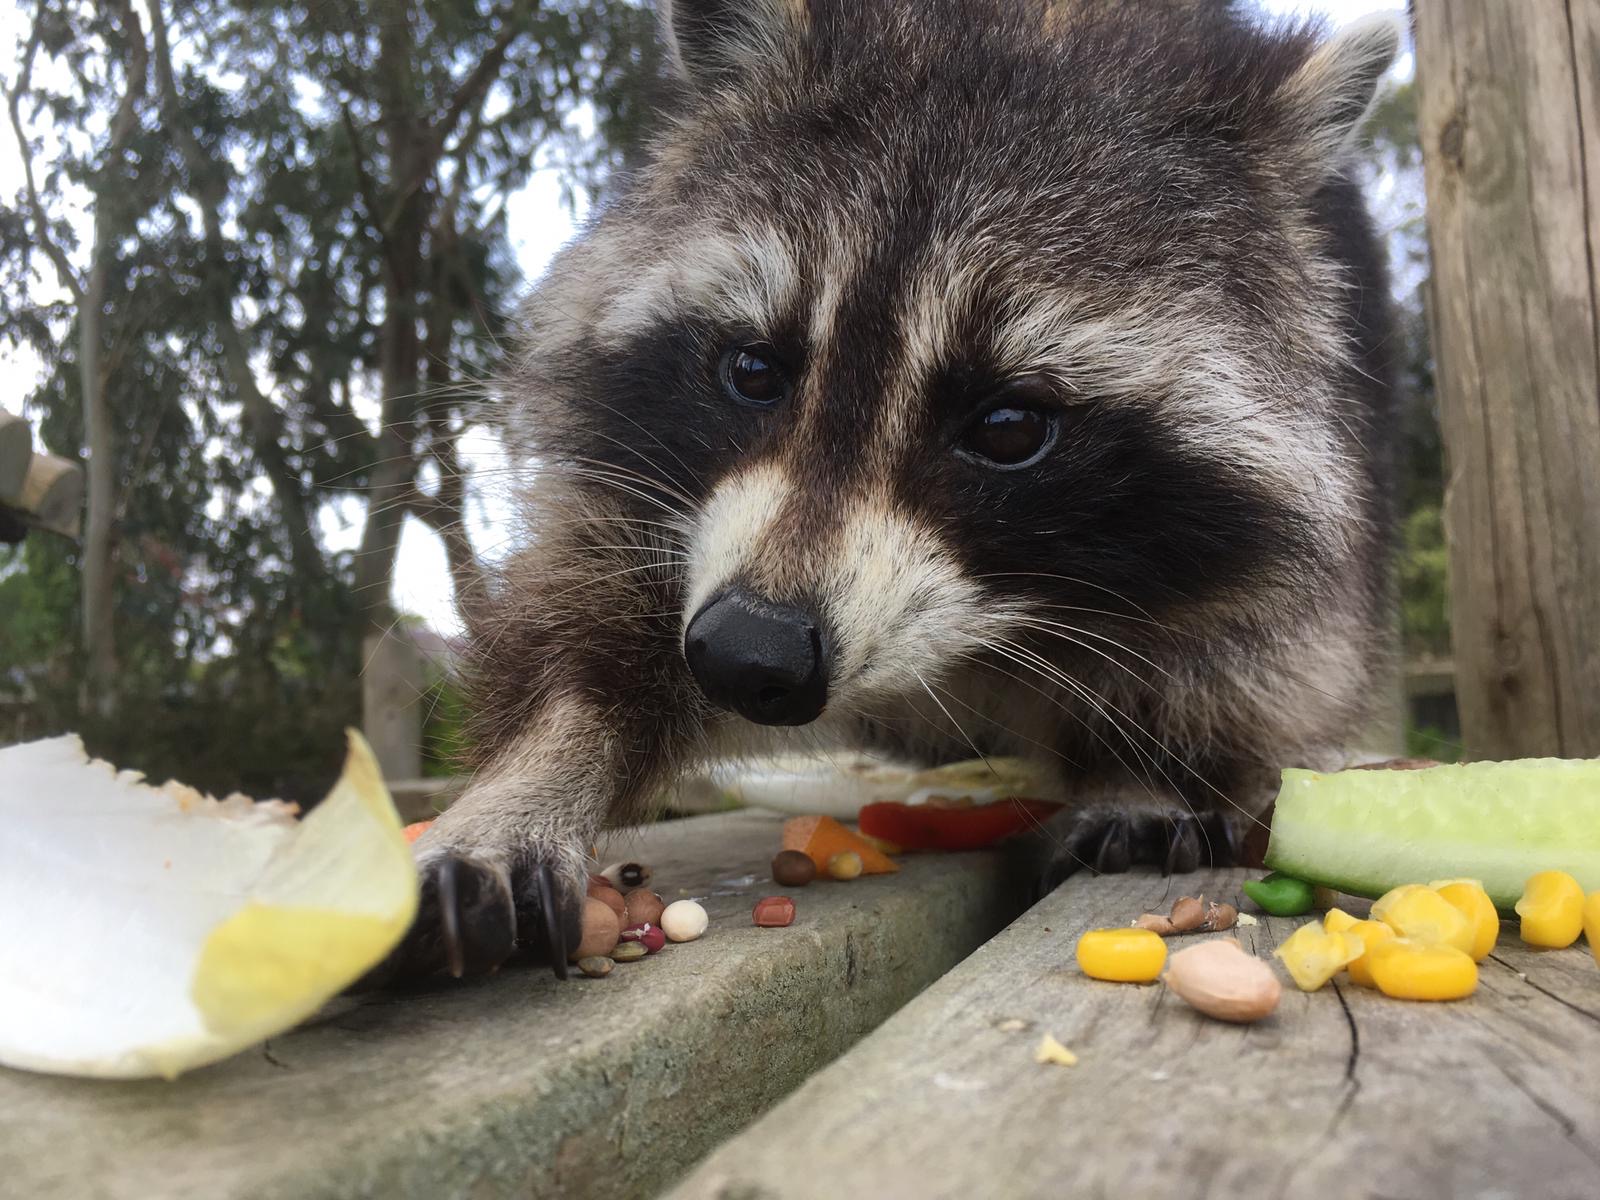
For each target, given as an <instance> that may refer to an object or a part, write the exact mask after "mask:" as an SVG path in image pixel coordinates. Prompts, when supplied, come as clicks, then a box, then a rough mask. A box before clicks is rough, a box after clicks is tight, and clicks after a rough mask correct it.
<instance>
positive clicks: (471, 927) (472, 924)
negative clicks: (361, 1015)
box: [352, 854, 581, 990]
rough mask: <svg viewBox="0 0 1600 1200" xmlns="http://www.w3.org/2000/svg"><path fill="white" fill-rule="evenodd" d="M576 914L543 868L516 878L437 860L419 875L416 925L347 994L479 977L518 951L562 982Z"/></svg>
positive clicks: (472, 863) (450, 857)
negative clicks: (443, 977) (405, 982)
mask: <svg viewBox="0 0 1600 1200" xmlns="http://www.w3.org/2000/svg"><path fill="white" fill-rule="evenodd" d="M580 921H581V913H580V910H579V907H578V905H576V904H575V903H572V902H571V901H570V900H569V899H568V898H567V896H566V894H565V891H564V890H563V889H562V888H561V886H560V884H559V883H558V882H557V880H556V876H555V873H554V872H553V871H552V870H551V869H550V867H549V866H547V865H545V864H543V863H536V864H530V865H529V866H528V867H526V868H524V869H520V870H512V871H508V870H506V869H505V868H504V867H501V866H498V865H495V864H491V863H485V862H482V861H479V860H476V859H473V858H469V857H466V856H464V855H459V854H445V855H442V856H440V857H438V858H435V859H432V860H431V861H429V862H427V863H426V864H424V865H423V867H422V895H421V900H420V902H419V904H418V907H417V916H416V920H414V921H413V922H412V923H411V928H410V929H409V930H408V931H407V932H406V936H405V937H404V938H403V939H402V940H401V942H400V945H398V946H397V947H395V949H394V951H393V952H392V953H391V954H390V955H389V957H388V958H387V959H385V960H384V961H383V962H382V963H380V964H379V965H378V966H377V967H375V968H373V970H372V971H370V972H369V973H368V974H367V975H366V976H365V977H364V978H363V979H362V980H361V981H360V982H359V983H358V984H357V985H356V988H354V989H352V990H363V989H366V988H373V987H382V986H384V985H386V984H389V983H393V982H396V981H399V980H402V979H420V978H424V977H426V976H429V975H434V974H437V973H439V972H446V973H448V974H450V975H452V976H454V977H455V978H457V979H460V978H462V977H463V976H476V975H487V974H489V973H491V972H493V971H495V970H496V969H498V968H499V967H500V965H501V964H502V963H504V962H506V961H507V960H508V959H510V958H511V957H512V955H513V954H515V953H518V952H519V951H520V952H521V953H522V954H524V955H526V956H527V957H528V958H529V959H530V960H531V961H533V962H547V963H549V964H550V966H551V967H552V968H553V969H554V971H555V974H556V978H557V979H565V978H566V977H567V948H568V947H569V946H571V945H574V944H575V942H576V939H577V936H578V932H579V931H578V928H577V927H578V924H579V922H580Z"/></svg>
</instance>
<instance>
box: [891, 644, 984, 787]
mask: <svg viewBox="0 0 1600 1200" xmlns="http://www.w3.org/2000/svg"><path fill="white" fill-rule="evenodd" d="M911 673H912V674H913V675H915V676H916V677H917V682H918V683H920V684H921V685H922V690H923V691H925V692H927V693H928V695H929V697H930V698H932V700H933V702H934V703H935V704H937V705H938V706H939V711H940V712H942V713H943V714H944V715H945V716H946V717H948V718H949V720H950V724H952V725H954V726H955V727H956V732H957V733H959V734H960V735H961V740H962V741H964V742H966V744H967V745H969V746H971V747H972V752H973V753H974V754H975V755H977V756H978V758H980V759H982V761H983V765H984V766H985V767H987V768H988V769H989V774H991V775H993V776H994V777H995V778H996V779H998V778H1000V772H999V771H996V770H995V769H994V764H993V763H991V762H990V761H989V759H988V758H987V757H986V756H985V755H984V753H983V751H982V750H979V749H978V743H977V742H975V741H973V740H972V739H971V738H970V737H968V736H967V731H966V730H965V729H963V728H962V727H961V722H959V721H957V720H956V719H955V717H954V715H952V714H951V712H950V710H949V709H948V708H946V707H945V706H944V701H942V700H940V699H939V697H938V695H937V694H935V692H934V690H933V689H932V688H931V687H929V686H928V681H927V680H926V679H924V678H923V677H922V672H921V671H919V670H917V669H916V668H915V667H912V668H911Z"/></svg>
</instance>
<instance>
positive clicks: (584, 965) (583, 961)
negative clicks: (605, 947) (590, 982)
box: [578, 954, 612, 979]
mask: <svg viewBox="0 0 1600 1200" xmlns="http://www.w3.org/2000/svg"><path fill="white" fill-rule="evenodd" d="M611 966H612V963H611V960H610V959H609V958H606V957H605V956H604V955H600V954H591V955H590V956H589V957H588V958H580V959H579V960H578V970H580V971H582V972H583V973H584V974H585V975H587V976H588V977H589V978H590V979H604V978H605V977H606V976H607V975H609V974H611Z"/></svg>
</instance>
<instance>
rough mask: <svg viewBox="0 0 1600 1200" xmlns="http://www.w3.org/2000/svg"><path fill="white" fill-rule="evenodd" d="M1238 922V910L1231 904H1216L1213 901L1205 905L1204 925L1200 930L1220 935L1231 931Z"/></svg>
mask: <svg viewBox="0 0 1600 1200" xmlns="http://www.w3.org/2000/svg"><path fill="white" fill-rule="evenodd" d="M1238 922H1239V910H1238V909H1237V908H1235V907H1234V906H1233V905H1231V904H1218V903H1217V902H1216V901H1215V900H1213V901H1212V902H1211V903H1210V904H1208V905H1206V923H1205V924H1204V925H1202V926H1201V927H1200V928H1202V929H1210V930H1212V931H1213V932H1217V933H1220V932H1221V931H1222V930H1224V929H1232V928H1233V927H1234V926H1235V925H1236V924H1238Z"/></svg>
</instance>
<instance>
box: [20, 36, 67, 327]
mask: <svg viewBox="0 0 1600 1200" xmlns="http://www.w3.org/2000/svg"><path fill="white" fill-rule="evenodd" d="M39 38H40V28H39V23H38V22H37V21H35V22H34V26H33V33H32V35H31V36H30V37H29V38H28V44H27V46H26V47H25V48H24V49H23V53H22V74H21V75H20V76H19V77H18V78H17V83H16V86H15V87H12V88H7V89H6V111H7V112H8V113H10V115H11V131H12V133H13V134H15V135H16V139H17V153H19V154H20V155H22V179H23V184H24V187H25V190H26V192H27V196H28V211H29V213H30V214H31V215H32V217H33V225H34V231H33V237H34V241H35V242H36V243H37V244H38V245H39V246H40V247H41V248H42V249H43V250H44V252H45V255H46V256H47V257H48V258H49V259H50V261H51V263H52V264H54V266H55V269H56V274H57V275H58V276H59V277H60V279H61V286H62V287H64V288H66V289H67V291H68V292H69V293H71V295H72V298H73V300H74V301H75V302H76V301H81V300H82V299H83V282H82V281H81V280H80V279H79V278H78V273H77V272H76V271H74V270H73V269H72V260H71V259H69V258H68V257H67V255H66V252H65V251H64V250H62V249H61V247H60V246H58V245H56V243H55V240H54V239H53V238H51V236H50V220H49V217H48V215H47V214H46V213H45V211H44V202H43V201H42V200H40V199H39V188H38V186H37V185H36V184H35V182H34V178H33V150H32V148H31V147H30V145H29V143H28V138H27V135H26V133H25V132H24V131H23V128H22V97H23V96H24V95H26V94H27V92H28V90H29V89H30V88H31V87H32V85H33V60H34V56H35V55H36V54H37V53H38V51H39Z"/></svg>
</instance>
